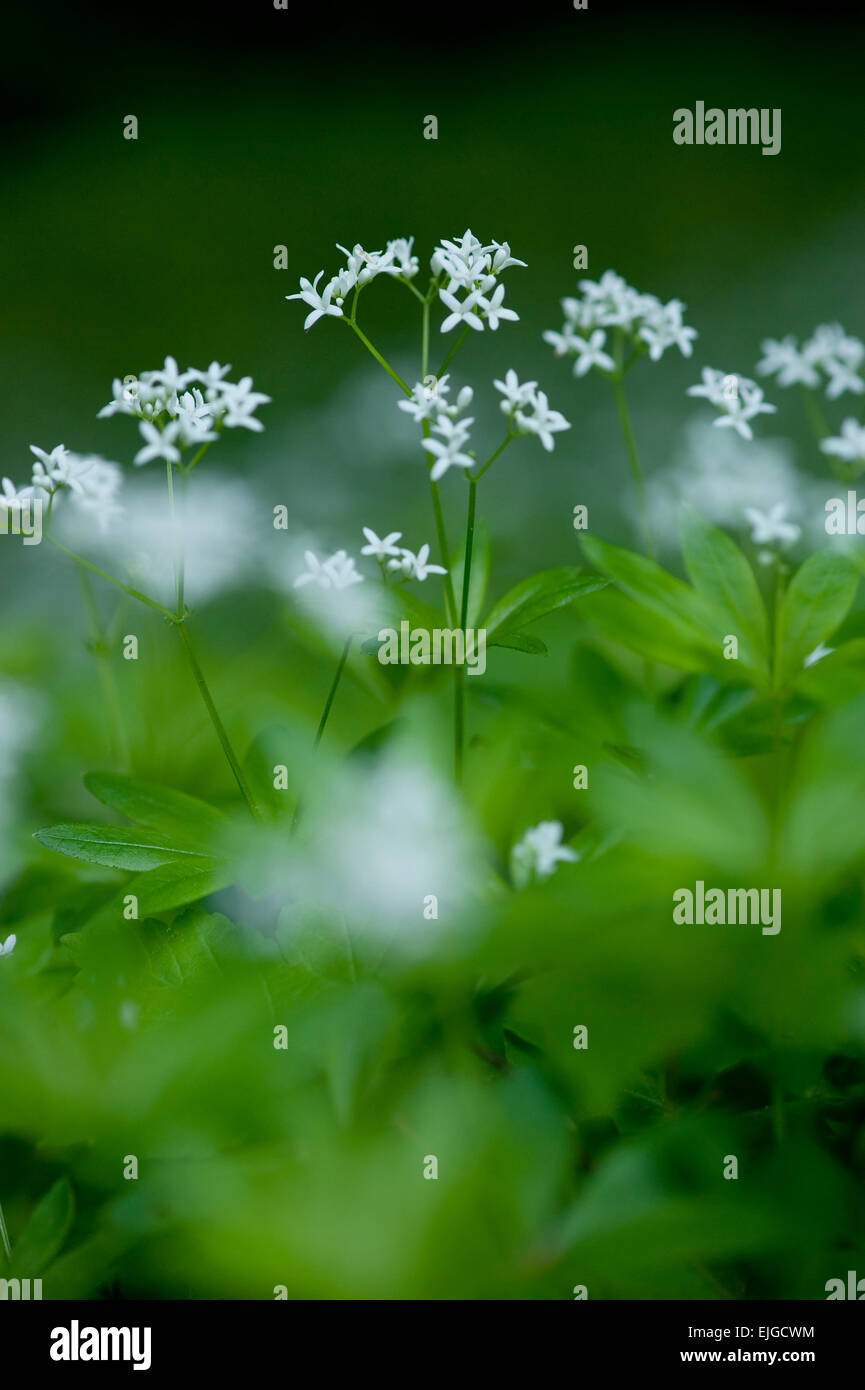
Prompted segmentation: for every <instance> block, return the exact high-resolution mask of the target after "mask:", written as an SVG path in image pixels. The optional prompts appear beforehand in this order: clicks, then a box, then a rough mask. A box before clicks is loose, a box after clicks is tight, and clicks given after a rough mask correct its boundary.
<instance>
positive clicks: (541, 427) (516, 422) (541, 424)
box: [493, 368, 571, 453]
mask: <svg viewBox="0 0 865 1390" xmlns="http://www.w3.org/2000/svg"><path fill="white" fill-rule="evenodd" d="M493 386H495V388H496V390H497V391H500V392H501V393H502V395H503V396H504V400H503V401H500V402H499V404H500V406H501V409H502V410H503V411H504V413H505V415H507V417H508V419H509V421H510V423H511V429H512V430H513V431H514V433H515V434H536V435H537V436H538V439H539V440H540V441H541V444H542V445H543V446H544V448H545V449H546V451H547V453H550V452H551V450H552V448H553V444H554V440H553V435H554V434H557V433H558V431H559V430H569V429H570V428H571V426H570V422H569V421H568V420H566V419H565V417H564V415H562V413H561V411H558V410H551V409H550V404H549V401H548V400H547V397H546V395H545V393H544V392H543V391H540V390H538V383H537V382H536V381H522V382H521V381H520V380H519V378H518V377H517V374H516V372H515V371H514V370H513V368H511V369H510V371H508V372H506V373H505V379H504V381H494V382H493Z"/></svg>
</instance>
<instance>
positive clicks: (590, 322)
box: [543, 270, 697, 376]
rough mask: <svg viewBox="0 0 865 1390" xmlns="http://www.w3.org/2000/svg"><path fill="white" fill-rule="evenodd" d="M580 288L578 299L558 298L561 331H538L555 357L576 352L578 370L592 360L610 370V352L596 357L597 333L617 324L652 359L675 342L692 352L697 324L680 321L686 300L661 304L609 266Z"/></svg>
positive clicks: (612, 366) (600, 343) (684, 351)
mask: <svg viewBox="0 0 865 1390" xmlns="http://www.w3.org/2000/svg"><path fill="white" fill-rule="evenodd" d="M579 288H580V289H581V290H582V298H581V299H574V298H568V299H563V300H562V301H561V306H562V310H563V312H564V316H565V323H564V326H563V327H562V331H561V333H555V332H553V331H552V330H548V331H547V332H545V333H544V335H543V336H544V340H545V341H546V342H548V343H550V344H552V346H553V348H554V349H555V353H556V356H557V357H563V356H575V357H577V362H576V364H575V367H574V372H575V374H576V375H577V376H584V375H585V373H586V372H587V371H588V370H589V368H590V367H593V366H597V367H599V368H601V370H603V371H610V372H611V371H614V370H615V363H614V361H613V359H612V358H611V357H610V356H609V354H607V353H603V354H602V357H603V359H604V360H603V361H599V360H595V356H594V354H595V353H596V352H597V351H598V350H599V349H600V348H601V347H602V346H603V341H604V340H603V338H600V339H599V338H598V337H597V336H596V334H597V331H598V330H599V329H606V328H618V329H621V330H622V332H623V333H624V334H626V335H627V336H628V338H629V339H630V341H631V343H632V345H633V347H634V348H636V349H637V350H638V351H640V352H645V350H646V348H648V350H649V357H650V358H651V360H652V361H653V362H657V361H659V360H660V358H661V357H662V356H663V355H664V353H665V352H666V351H667V349H668V348H671V347H677V348H678V349H679V351H680V352H681V353H682V354H683V356H685V357H690V356H691V353H692V351H693V346H692V344H693V340H694V338H696V337H697V330H696V329H695V328H689V327H688V326H687V325H686V324H685V323H683V321H682V313H683V310H684V309H685V307H686V306H685V305H684V304H683V303H682V301H681V300H680V299H671V300H670V301H669V303H667V304H663V303H662V302H661V300H660V299H658V298H657V297H656V296H655V295H653V294H641V293H640V292H639V290H635V289H634V287H633V286H632V285H629V284H628V283H627V281H626V280H625V279H624V278H623V277H622V276H621V275H617V274H616V272H615V271H613V270H606V271H604V274H603V275H602V276H601V278H600V280H581V281H580V282H579ZM586 339H588V343H589V346H588V347H586Z"/></svg>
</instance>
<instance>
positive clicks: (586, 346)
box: [573, 328, 616, 376]
mask: <svg viewBox="0 0 865 1390" xmlns="http://www.w3.org/2000/svg"><path fill="white" fill-rule="evenodd" d="M606 337H607V335H606V333H605V332H604V330H603V328H596V329H595V331H594V333H592V334H591V335H590V336H589V337H588V338H575V339H574V343H573V351H574V353H575V354H576V358H577V360H576V362H575V363H574V376H585V375H586V372H588V371H591V369H592V367H599V368H600V370H601V371H602V372H613V371H615V369H616V364H615V362H614V361H613V359H612V357H611V356H610V355H609V353H608V352H604V350H603V349H604V343H605V341H606Z"/></svg>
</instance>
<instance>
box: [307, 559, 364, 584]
mask: <svg viewBox="0 0 865 1390" xmlns="http://www.w3.org/2000/svg"><path fill="white" fill-rule="evenodd" d="M303 558H304V560H305V561H306V565H307V572H306V574H301V575H300V576H299V577H298V578H297V579H296V580H295V581H294V587H295V588H296V589H302V588H303V586H304V585H305V584H317V585H318V587H319V588H320V589H347V588H348V587H349V586H350V585H351V584H362V583H363V575H362V574H358V572H357V570H356V568H355V562H354V560H353V559H352V557H351V556H350V555H349V554H348V553H347V552H346V551H345V550H337V551H335V552H334V554H333V555H330V556H328V558H327V559H326V560H324V561H320V560H319V559H318V558H317V556H316V555H315V554H314V553H313V552H312V551H311V550H307V551H305V552H304V556H303Z"/></svg>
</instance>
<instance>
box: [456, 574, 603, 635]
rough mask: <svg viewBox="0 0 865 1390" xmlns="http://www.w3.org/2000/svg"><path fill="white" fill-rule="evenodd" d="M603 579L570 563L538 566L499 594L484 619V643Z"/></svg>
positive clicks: (593, 587) (600, 583)
mask: <svg viewBox="0 0 865 1390" xmlns="http://www.w3.org/2000/svg"><path fill="white" fill-rule="evenodd" d="M606 583H607V581H606V580H605V579H599V578H598V577H597V576H596V575H588V576H587V575H584V574H582V573H581V571H580V570H578V569H576V568H574V567H573V566H570V565H569V566H566V567H564V568H562V569H554V570H542V571H541V573H540V574H533V575H531V576H530V577H529V578H528V579H524V580H523V581H522V582H521V583H520V584H517V585H516V586H515V587H514V588H513V589H511V590H510V591H509V592H508V593H506V594H505V596H504V598H500V599H499V601H498V603H496V604H495V605H494V607H493V608H491V609H490V611H489V613H488V614H487V616H486V620H485V622H484V624H483V625H484V627H485V628H486V633H487V645H490V643H491V642H492V641H493V638H494V637H495V638H496V639H497V640H498V639H499V638H500V637H501V634H502V633H504V632H515V631H518V630H519V629H520V628H523V627H526V626H527V625H528V624H529V623H533V622H535V621H536V620H537V619H538V618H543V617H544V616H545V614H547V613H552V612H554V610H555V609H557V608H563V607H564V606H565V605H566V604H568V603H570V602H571V601H572V599H575V598H579V597H580V596H581V595H582V594H592V593H595V592H596V590H598V589H603V588H604V587H605V586H606Z"/></svg>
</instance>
